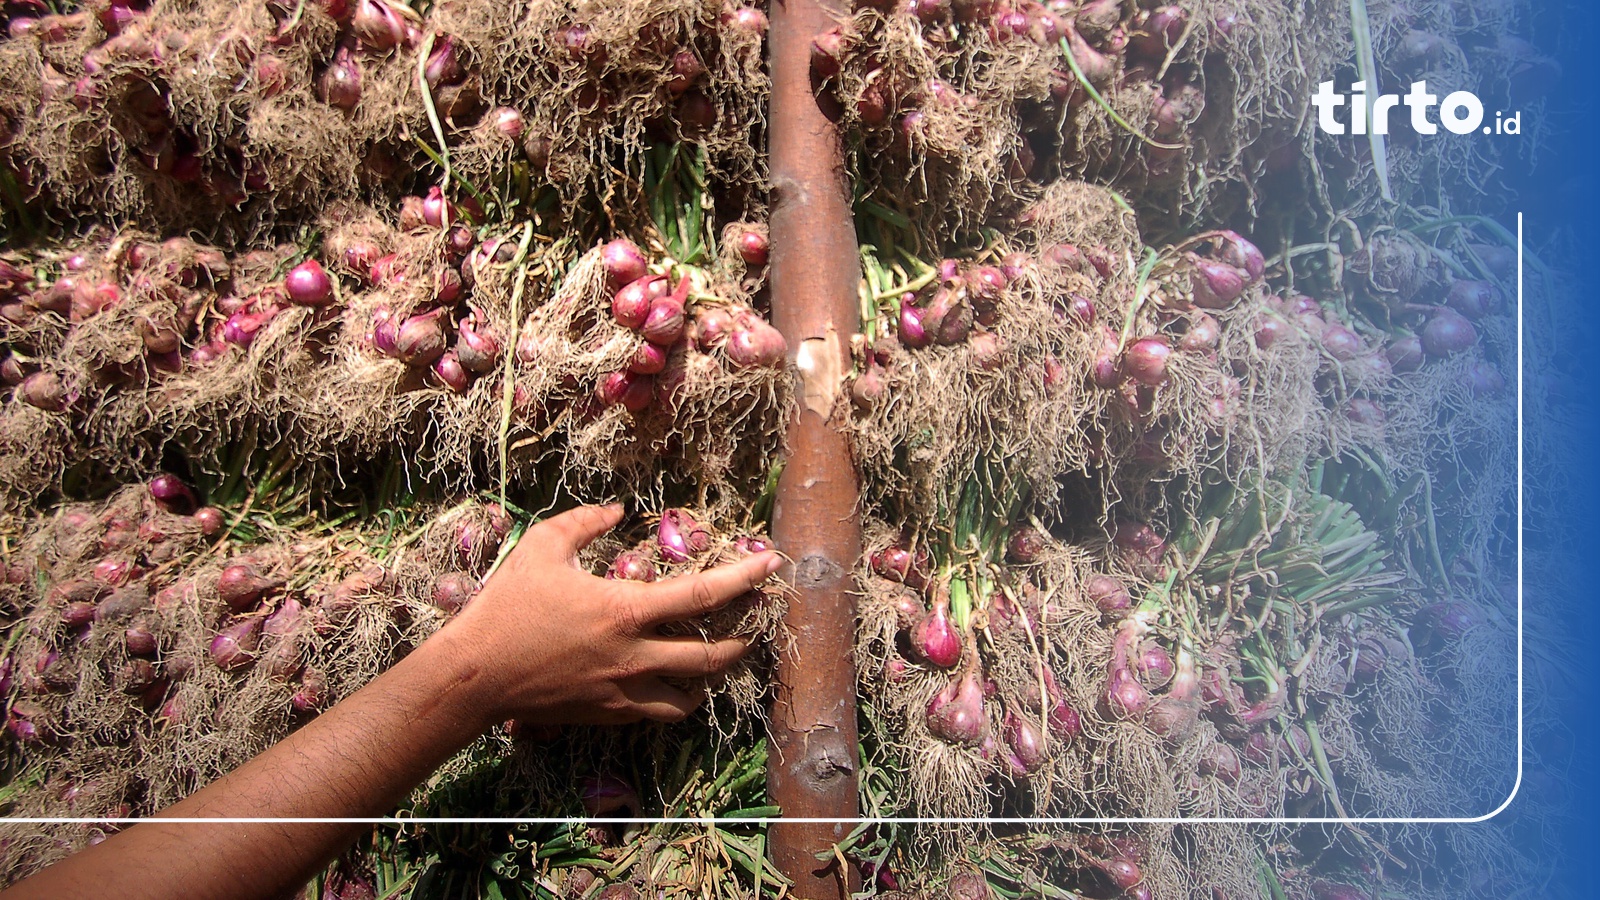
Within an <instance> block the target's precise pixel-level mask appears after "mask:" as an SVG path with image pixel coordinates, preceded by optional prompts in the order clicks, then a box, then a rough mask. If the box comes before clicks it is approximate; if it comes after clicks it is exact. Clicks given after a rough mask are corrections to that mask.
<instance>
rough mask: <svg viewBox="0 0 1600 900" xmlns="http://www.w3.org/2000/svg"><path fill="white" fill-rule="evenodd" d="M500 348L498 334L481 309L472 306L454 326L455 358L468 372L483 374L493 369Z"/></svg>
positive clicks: (498, 357)
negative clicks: (469, 311) (470, 310)
mask: <svg viewBox="0 0 1600 900" xmlns="http://www.w3.org/2000/svg"><path fill="white" fill-rule="evenodd" d="M502 349H503V348H502V346H501V343H500V335H499V333H498V331H496V329H495V328H494V326H493V325H491V324H490V323H489V317H488V316H487V315H486V314H485V313H484V312H483V310H481V309H479V308H477V307H473V308H472V312H471V313H469V314H468V315H467V317H466V318H464V319H462V320H461V322H460V323H459V324H458V325H457V326H456V350H455V352H456V359H458V360H460V362H461V365H462V366H463V367H464V368H465V369H466V370H467V371H468V372H471V373H473V374H475V375H483V374H486V373H488V372H490V371H493V370H494V367H495V366H496V365H497V364H499V362H500V354H501V352H502Z"/></svg>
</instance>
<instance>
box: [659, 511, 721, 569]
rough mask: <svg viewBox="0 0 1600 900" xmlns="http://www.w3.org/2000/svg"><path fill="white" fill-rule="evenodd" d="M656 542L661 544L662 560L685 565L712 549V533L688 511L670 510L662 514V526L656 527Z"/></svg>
mask: <svg viewBox="0 0 1600 900" xmlns="http://www.w3.org/2000/svg"><path fill="white" fill-rule="evenodd" d="M656 541H657V543H658V544H660V547H661V558H662V559H665V560H666V561H667V562H671V563H683V562H688V561H689V559H690V558H691V557H693V556H694V555H695V554H698V553H704V552H705V551H706V550H709V549H710V548H711V533H710V532H709V531H707V530H706V529H705V527H704V526H702V525H701V524H700V523H699V522H697V521H696V520H695V518H694V517H693V516H691V515H690V514H689V513H688V511H687V510H682V509H669V510H667V511H666V512H664V513H662V514H661V524H660V525H658V526H657V527H656Z"/></svg>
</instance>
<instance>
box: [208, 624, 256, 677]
mask: <svg viewBox="0 0 1600 900" xmlns="http://www.w3.org/2000/svg"><path fill="white" fill-rule="evenodd" d="M260 641H261V620H260V619H258V618H247V619H241V620H239V621H238V622H235V623H233V624H232V625H228V626H226V627H225V628H223V629H222V630H221V631H220V632H218V633H217V635H216V637H213V638H212V639H211V646H210V648H209V650H208V652H209V653H210V654H211V660H212V661H213V662H215V663H216V664H217V666H218V667H219V668H221V669H223V670H224V671H233V670H235V669H242V668H244V667H246V666H248V665H250V664H251V663H253V662H255V650H256V646H257V645H258V644H259V643H260Z"/></svg>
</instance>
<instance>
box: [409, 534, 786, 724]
mask: <svg viewBox="0 0 1600 900" xmlns="http://www.w3.org/2000/svg"><path fill="white" fill-rule="evenodd" d="M621 520H622V510H621V508H620V507H617V506H606V507H600V506H586V507H579V508H577V509H573V510H569V511H567V512H564V513H562V514H561V515H558V516H554V517H552V518H549V519H546V520H545V521H543V522H540V523H539V524H537V525H534V526H533V527H531V528H529V529H528V530H527V532H525V533H524V534H523V535H522V539H521V540H520V541H519V542H518V543H517V546H516V547H515V548H514V549H513V550H512V551H511V553H510V554H509V555H507V556H506V558H505V560H504V561H503V562H502V563H501V565H500V568H499V569H498V570H496V572H495V574H494V576H493V577H492V578H490V580H489V582H488V583H487V584H485V585H484V586H483V589H482V590H481V591H479V593H478V595H477V597H475V598H474V599H473V600H472V602H471V603H469V604H467V606H466V608H465V609H463V610H462V612H461V614H460V615H459V616H457V617H456V618H455V620H454V621H452V622H451V623H450V624H449V625H447V626H445V628H444V629H442V630H441V631H440V632H439V634H438V635H437V639H438V640H440V641H443V642H447V643H448V645H449V646H450V648H451V652H453V653H455V654H457V655H458V657H459V658H460V661H461V663H462V671H464V672H466V673H468V674H467V676H466V677H468V678H470V679H472V682H473V685H472V687H473V690H472V692H471V694H472V696H474V697H477V698H479V700H480V701H481V706H482V709H481V713H482V715H483V717H484V724H485V727H487V726H488V725H490V724H494V723H497V722H502V721H505V720H507V719H512V718H515V719H519V720H521V721H524V722H529V723H536V724H548V725H559V724H568V723H586V724H621V723H626V722H636V721H639V720H640V719H659V720H662V721H669V722H673V721H678V720H681V719H683V718H684V717H685V716H687V715H688V714H689V713H690V712H691V711H692V710H693V709H694V708H695V707H696V706H697V705H699V703H700V700H701V697H699V696H698V695H695V694H690V693H688V692H685V691H683V690H680V689H678V688H675V687H673V686H671V685H669V684H667V683H666V682H664V681H662V678H663V677H680V678H691V677H696V676H702V675H711V674H715V673H718V672H721V671H723V670H724V669H726V668H727V667H728V666H730V665H732V664H733V663H734V662H736V661H737V660H738V659H739V658H740V657H741V656H743V655H744V653H745V650H746V649H747V646H746V644H745V642H744V641H742V640H737V639H730V640H721V641H713V642H707V641H705V640H703V639H701V638H699V637H663V636H661V635H660V634H658V633H657V631H656V629H657V628H658V627H659V626H661V625H663V624H666V623H668V622H673V621H678V620H681V619H689V618H694V617H696V616H701V615H704V614H706V613H709V612H712V611H714V610H716V609H719V608H721V607H722V606H723V605H724V604H726V603H727V602H728V601H730V600H732V599H733V598H735V597H738V596H739V595H741V594H744V593H745V592H747V591H750V590H753V589H755V587H756V586H757V585H758V584H760V583H761V582H762V581H763V580H765V579H766V577H767V576H768V575H770V574H772V573H773V572H774V571H776V570H777V569H778V567H779V566H780V565H781V564H782V560H781V558H780V557H779V556H778V554H776V553H773V552H770V551H769V552H765V553H758V554H755V555H752V556H749V557H747V558H745V559H742V560H740V561H739V562H736V563H732V564H730V565H726V566H720V567H718V568H715V569H708V570H706V571H704V572H698V573H695V574H692V575H683V576H679V577H677V578H671V579H668V580H666V581H660V582H656V583H653V584H644V583H641V582H635V581H621V580H608V579H605V578H600V577H597V576H595V575H591V574H589V573H588V572H585V571H584V570H583V569H582V568H580V567H579V565H578V551H580V550H582V549H583V548H584V547H585V546H587V545H588V543H589V542H590V541H592V540H594V539H595V538H597V537H599V536H600V535H602V534H604V533H605V532H607V531H609V530H611V529H612V528H613V527H615V526H616V525H617V523H618V522H620V521H621Z"/></svg>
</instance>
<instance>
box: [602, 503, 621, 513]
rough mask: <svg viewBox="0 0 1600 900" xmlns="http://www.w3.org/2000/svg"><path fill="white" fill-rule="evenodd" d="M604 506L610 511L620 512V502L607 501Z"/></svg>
mask: <svg viewBox="0 0 1600 900" xmlns="http://www.w3.org/2000/svg"><path fill="white" fill-rule="evenodd" d="M604 508H605V509H607V510H610V511H611V512H622V504H621V503H607V504H606V505H605V507H604Z"/></svg>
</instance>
